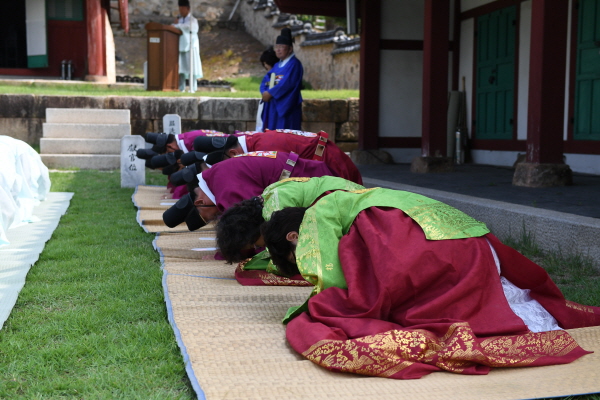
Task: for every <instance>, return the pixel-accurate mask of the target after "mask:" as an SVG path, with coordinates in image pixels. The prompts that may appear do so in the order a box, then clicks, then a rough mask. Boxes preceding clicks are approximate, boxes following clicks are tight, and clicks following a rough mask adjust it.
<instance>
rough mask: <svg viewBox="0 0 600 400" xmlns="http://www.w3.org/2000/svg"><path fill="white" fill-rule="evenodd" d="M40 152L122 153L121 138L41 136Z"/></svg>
mask: <svg viewBox="0 0 600 400" xmlns="http://www.w3.org/2000/svg"><path fill="white" fill-rule="evenodd" d="M40 154H113V155H119V154H121V139H64V138H60V139H57V138H41V139H40Z"/></svg>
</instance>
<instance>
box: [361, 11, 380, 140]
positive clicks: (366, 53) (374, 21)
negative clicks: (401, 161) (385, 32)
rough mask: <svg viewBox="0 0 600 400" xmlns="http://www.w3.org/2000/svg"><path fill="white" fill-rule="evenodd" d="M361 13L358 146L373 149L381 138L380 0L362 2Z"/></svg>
mask: <svg viewBox="0 0 600 400" xmlns="http://www.w3.org/2000/svg"><path fill="white" fill-rule="evenodd" d="M360 16H361V22H362V26H361V32H360V99H359V101H358V105H359V118H358V119H359V121H358V147H359V149H360V150H374V149H377V147H378V144H377V139H378V137H379V91H380V89H379V85H380V73H381V71H380V67H379V64H380V63H379V60H380V53H381V50H380V39H381V0H369V1H361V2H360Z"/></svg>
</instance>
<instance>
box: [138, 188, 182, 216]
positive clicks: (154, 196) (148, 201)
mask: <svg viewBox="0 0 600 400" xmlns="http://www.w3.org/2000/svg"><path fill="white" fill-rule="evenodd" d="M131 200H132V201H133V204H134V205H135V206H136V207H137V208H140V209H145V210H166V209H167V208H169V207H171V206H172V205H173V204H175V203H176V202H177V200H176V199H172V198H171V193H170V192H169V191H168V189H167V188H166V187H164V186H147V185H138V186H137V187H136V188H135V192H134V193H133V195H132V196H131Z"/></svg>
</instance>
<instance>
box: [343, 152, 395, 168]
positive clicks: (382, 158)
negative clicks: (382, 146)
mask: <svg viewBox="0 0 600 400" xmlns="http://www.w3.org/2000/svg"><path fill="white" fill-rule="evenodd" d="M350 157H351V158H352V161H354V163H355V164H357V165H370V164H393V163H394V160H393V159H392V156H391V155H390V154H389V153H388V152H385V151H383V150H354V151H353V152H352V153H351V154H350Z"/></svg>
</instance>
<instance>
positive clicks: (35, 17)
mask: <svg viewBox="0 0 600 400" xmlns="http://www.w3.org/2000/svg"><path fill="white" fill-rule="evenodd" d="M119 10H120V15H121V25H122V26H123V27H124V28H125V29H127V28H128V18H127V0H120V1H119ZM109 11H110V1H109V0H24V1H12V2H11V1H3V2H1V3H0V77H1V76H2V75H13V76H14V75H16V76H29V77H56V78H59V77H61V76H63V75H64V72H63V68H64V67H63V64H67V66H66V68H68V64H69V62H70V64H71V72H72V74H71V77H72V78H74V79H86V80H92V81H106V80H109V79H110V75H111V66H112V71H113V73H112V75H114V42H113V41H112V30H111V28H110V23H109V20H108V16H109V15H110V13H109ZM111 57H112V58H111ZM63 61H65V63H63ZM113 79H114V78H113Z"/></svg>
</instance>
